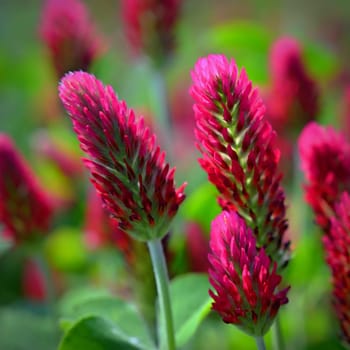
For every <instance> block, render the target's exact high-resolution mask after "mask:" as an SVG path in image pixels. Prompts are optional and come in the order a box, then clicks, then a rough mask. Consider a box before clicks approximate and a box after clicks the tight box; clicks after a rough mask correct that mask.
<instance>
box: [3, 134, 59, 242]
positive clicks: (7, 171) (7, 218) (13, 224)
mask: <svg viewBox="0 0 350 350" xmlns="http://www.w3.org/2000/svg"><path fill="white" fill-rule="evenodd" d="M52 214H53V204H52V201H51V199H50V198H49V196H48V195H47V194H46V193H45V192H44V190H43V189H42V188H41V186H40V185H39V183H38V181H37V179H36V178H35V176H34V174H33V173H32V171H31V169H30V168H29V166H28V165H27V163H26V162H25V160H24V159H23V157H22V156H21V155H20V154H19V152H18V151H17V150H16V148H15V146H14V144H13V142H12V140H11V139H10V137H8V136H7V135H4V134H0V222H1V223H2V224H3V225H4V228H5V231H6V232H7V235H11V237H12V238H13V240H14V241H15V242H16V243H20V242H22V241H26V240H28V239H31V238H34V237H36V236H39V235H42V234H45V233H47V231H48V229H49V225H50V222H51V217H52Z"/></svg>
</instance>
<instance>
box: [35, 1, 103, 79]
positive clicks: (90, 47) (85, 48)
mask: <svg viewBox="0 0 350 350" xmlns="http://www.w3.org/2000/svg"><path fill="white" fill-rule="evenodd" d="M40 35H41V38H42V40H43V41H44V42H45V44H46V46H47V48H48V51H49V54H50V57H51V60H52V63H53V66H54V68H55V70H56V73H57V76H58V77H59V78H60V77H62V76H63V75H64V73H66V72H68V71H71V70H79V69H82V70H88V69H89V67H90V65H91V63H92V62H93V61H94V59H95V58H96V57H97V56H98V55H99V54H100V53H101V51H102V42H101V39H100V38H99V37H98V36H97V34H96V33H95V28H94V27H93V24H92V22H91V20H90V18H89V14H88V12H87V9H86V8H85V6H84V4H83V3H82V2H81V1H80V0H46V2H45V5H44V8H43V13H42V20H41V24H40Z"/></svg>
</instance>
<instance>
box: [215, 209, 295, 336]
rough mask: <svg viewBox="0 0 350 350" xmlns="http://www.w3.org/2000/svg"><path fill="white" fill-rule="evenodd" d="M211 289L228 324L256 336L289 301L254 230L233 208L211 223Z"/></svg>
mask: <svg viewBox="0 0 350 350" xmlns="http://www.w3.org/2000/svg"><path fill="white" fill-rule="evenodd" d="M210 250H211V252H210V253H209V255H208V258H209V262H210V264H211V267H210V268H209V281H210V283H211V285H212V287H213V290H210V291H209V294H210V296H211V297H212V298H213V300H214V302H213V305H212V308H213V310H215V311H217V312H218V313H219V314H220V316H221V317H222V319H223V321H224V322H225V323H231V324H234V325H236V326H238V327H239V328H240V329H241V330H243V331H244V332H246V333H248V334H250V335H253V336H263V335H264V334H265V333H266V332H267V331H268V330H269V328H270V326H271V324H272V322H273V320H274V318H275V316H276V314H277V312H278V310H279V308H280V307H281V306H282V305H284V304H286V303H287V302H288V298H287V292H288V290H289V287H288V288H285V289H283V290H281V291H277V289H278V287H279V285H280V282H281V276H280V275H277V274H276V267H277V265H276V263H272V262H271V260H270V259H269V257H268V256H267V255H266V253H265V250H264V249H263V248H261V249H260V250H257V248H256V239H255V236H254V234H253V231H252V230H251V229H250V228H249V227H247V225H246V223H245V221H244V220H243V219H242V218H241V217H240V216H239V215H238V214H237V213H235V212H233V211H230V212H228V211H224V212H222V213H221V214H220V215H218V216H217V217H216V219H215V220H214V221H213V222H212V225H211V236H210Z"/></svg>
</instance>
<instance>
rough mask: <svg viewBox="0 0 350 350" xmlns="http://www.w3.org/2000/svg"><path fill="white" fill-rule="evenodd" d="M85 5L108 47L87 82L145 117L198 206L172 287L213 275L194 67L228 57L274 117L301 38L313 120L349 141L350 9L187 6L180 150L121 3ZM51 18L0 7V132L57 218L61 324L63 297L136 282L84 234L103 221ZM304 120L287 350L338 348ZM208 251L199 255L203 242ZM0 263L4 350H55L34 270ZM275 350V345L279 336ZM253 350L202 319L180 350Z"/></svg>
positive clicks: (180, 52)
mask: <svg viewBox="0 0 350 350" xmlns="http://www.w3.org/2000/svg"><path fill="white" fill-rule="evenodd" d="M84 3H85V4H86V7H87V8H88V10H89V12H90V18H91V20H92V21H93V22H94V25H95V27H96V30H97V31H98V33H99V34H100V36H101V38H103V50H101V54H100V55H99V56H98V57H97V58H96V59H95V60H94V61H93V63H92V65H91V67H90V68H89V70H90V71H91V72H92V73H94V74H95V75H96V76H97V77H98V78H99V79H100V80H102V81H103V82H104V83H105V84H109V85H112V86H113V87H114V89H115V91H116V92H117V93H118V95H119V97H120V98H122V99H124V100H126V101H127V103H128V105H129V106H131V107H132V108H134V109H135V110H136V111H137V113H139V114H140V113H141V114H143V115H144V116H145V118H146V119H147V120H148V121H149V123H150V125H152V126H153V127H154V128H155V130H157V132H158V133H159V134H158V138H159V140H160V142H161V143H162V145H163V147H164V148H166V149H167V151H168V153H169V157H171V164H172V165H175V166H176V167H177V173H176V177H177V183H178V184H180V183H181V182H182V181H187V182H188V188H187V190H186V193H187V197H188V198H187V199H186V202H185V203H184V205H183V206H182V208H181V210H180V212H179V215H178V216H177V218H176V220H175V223H174V232H173V234H172V236H171V237H170V238H169V243H168V249H169V256H171V259H170V258H169V259H170V260H169V265H170V270H171V274H172V275H173V276H175V275H177V274H181V273H184V272H187V271H199V272H204V271H205V269H206V262H205V261H203V256H205V255H206V253H205V252H206V249H207V246H206V245H207V240H208V234H209V227H210V221H211V220H212V218H214V216H215V215H216V214H217V213H218V212H219V208H218V206H217V204H216V200H215V196H216V194H215V191H214V190H213V188H212V187H211V186H210V185H208V183H207V179H206V174H205V173H204V171H202V170H201V169H200V167H199V165H198V164H197V162H196V159H197V158H198V153H197V151H196V148H195V145H194V137H193V132H192V129H193V124H194V120H193V118H194V117H193V113H192V100H191V98H190V97H189V95H188V89H189V87H190V85H191V75H190V74H191V73H190V72H191V69H192V67H193V66H194V64H195V62H196V60H197V59H198V58H199V57H201V56H204V55H207V54H209V53H224V54H225V55H227V56H228V57H232V58H234V59H235V60H236V62H237V63H238V66H239V67H241V68H242V67H244V68H245V69H246V71H247V74H248V76H249V78H250V79H251V80H252V81H253V83H254V84H255V85H256V86H258V87H259V89H260V91H261V93H262V95H263V96H264V98H265V99H266V103H267V105H268V101H269V99H268V98H269V97H268V96H269V92H270V91H271V86H272V83H273V79H272V77H271V75H272V73H271V50H272V47H273V45H274V43H275V42H276V41H278V40H279V39H280V38H283V37H293V38H294V39H295V40H296V41H297V42H298V44H299V46H300V51H301V60H302V63H303V65H304V69H305V72H307V75H308V76H309V77H310V79H311V80H312V81H313V82H314V83H315V84H316V85H317V91H318V92H317V101H318V102H317V103H318V107H317V111H315V113H314V114H313V115H312V119H315V120H317V121H319V122H320V123H322V124H331V125H333V126H335V127H337V128H342V129H344V130H345V131H346V128H347V127H346V122H344V120H345V119H344V118H346V115H347V113H349V112H350V111H349V110H350V102H349V97H348V99H347V97H346V90H347V87H348V86H350V68H349V64H348V62H349V61H350V35H349V33H350V20H349V18H350V2H349V1H348V0H333V1H328V0H324V1H301V0H293V1H291V0H284V1H272V0H247V1H229V0H227V1H224V0H220V1H215V2H214V1H209V0H201V1H199V0H186V1H183V3H182V6H181V11H180V14H179V16H178V19H177V25H176V45H175V49H174V51H173V52H172V55H171V57H170V59H169V60H168V62H167V64H166V66H165V67H163V68H162V70H161V72H162V75H163V78H164V81H163V83H164V85H162V86H163V91H164V92H165V94H166V97H167V99H168V102H169V109H170V114H171V125H172V127H171V128H172V136H171V138H170V140H171V142H170V143H169V138H167V135H166V134H162V128H161V127H159V126H157V117H156V115H158V114H159V113H160V111H159V109H160V107H159V103H158V96H159V95H158V94H159V90H157V86H158V85H157V84H158V83H159V82H158V83H157V80H155V78H154V69H153V68H152V67H151V65H150V64H149V61H148V60H147V59H146V60H145V59H138V58H135V57H134V56H133V55H132V54H131V53H130V48H129V46H128V42H127V39H126V38H125V35H124V30H123V25H124V24H123V19H122V16H121V11H120V3H119V1H112V0H104V1H100V0H89V1H88V0H86V1H84ZM43 6H44V2H43V1H39V0H27V1H19V0H0V43H1V45H0V132H1V133H6V134H8V135H10V136H11V137H12V139H13V140H14V142H15V144H16V147H17V148H18V150H19V151H20V152H21V153H22V154H23V155H24V157H25V159H26V160H27V162H28V163H29V164H30V166H31V168H32V169H33V171H34V173H35V174H36V176H37V177H38V179H39V181H40V183H41V185H42V186H43V188H45V190H46V191H47V192H49V193H50V195H51V196H52V198H54V202H55V208H56V209H57V210H56V213H55V215H54V219H53V223H52V227H51V230H50V234H49V235H48V237H47V239H46V240H45V243H44V245H43V251H44V257H45V259H47V261H48V265H49V268H50V269H51V270H52V271H53V275H54V283H53V284H54V286H55V288H56V301H57V303H58V305H59V306H57V309H58V311H57V310H56V312H57V313H58V314H60V312H62V309H64V307H65V305H66V304H64V303H65V302H64V296H65V294H66V293H67V292H68V291H71V290H74V289H76V288H85V287H86V288H92V287H93V288H96V290H101V289H104V288H107V289H111V290H113V291H114V292H116V293H120V294H121V295H126V296H127V295H128V288H129V287H128V285H127V282H126V280H127V278H128V273H129V272H127V271H126V270H125V266H124V260H125V251H124V252H123V250H122V249H119V250H118V249H115V247H114V246H113V244H102V243H101V241H103V239H102V238H101V237H100V236H99V235H97V236H98V237H97V236H95V235H94V234H92V235H90V236H89V235H88V234H87V231H89V230H90V228H91V226H89V225H92V226H93V225H94V224H92V223H91V222H88V220H87V219H88V217H89V216H90V217H93V216H94V213H95V209H91V210H92V211H90V212H89V211H88V210H89V205H90V204H91V199H90V196H91V194H90V192H91V191H90V185H89V181H88V176H87V174H86V172H85V171H84V170H83V169H82V166H81V162H80V156H81V152H80V150H79V147H78V143H77V141H76V139H75V135H74V134H73V132H72V130H71V124H70V120H69V118H68V117H67V116H66V114H65V112H64V111H63V108H62V107H61V105H60V103H59V101H58V96H57V86H58V81H59V78H58V77H57V74H56V72H55V70H54V68H53V65H52V62H51V60H50V57H49V55H48V50H47V47H46V44H45V43H44V41H43V40H42V39H41V38H40V35H39V31H40V26H41V21H42V11H43ZM272 70H273V69H272ZM347 108H348V109H347ZM349 115H350V113H349ZM308 120H310V118H306V119H305V118H304V119H302V120H299V121H297V122H296V123H293V122H292V124H288V125H289V126H284V127H286V128H292V129H293V130H292V132H291V134H288V145H287V146H286V148H285V153H284V148H283V145H285V143H283V142H282V141H281V149H282V162H281V163H282V166H283V167H284V168H283V169H282V171H283V172H284V181H285V188H286V191H287V194H288V199H287V201H288V215H289V221H290V230H289V231H290V232H289V235H290V236H291V239H292V242H293V243H292V245H293V257H292V261H291V262H290V266H289V267H288V268H287V269H286V272H285V274H286V281H287V283H288V284H290V285H291V286H292V289H291V292H290V294H289V296H290V302H289V304H288V305H287V306H286V307H284V308H282V309H281V312H280V320H281V325H282V331H283V334H284V337H285V343H286V348H287V349H290V350H292V349H305V350H312V349H318V350H321V349H341V348H342V345H341V340H340V338H339V330H338V326H337V321H336V318H335V316H334V315H333V312H332V308H331V297H330V291H331V286H330V273H329V271H328V267H327V266H326V264H325V262H324V257H323V251H322V245H321V241H320V237H321V233H320V232H319V231H318V230H317V228H316V226H314V225H313V218H312V213H311V211H310V210H309V208H308V207H307V206H306V204H305V203H304V201H303V194H302V182H303V177H302V175H301V174H300V171H299V165H298V159H297V156H296V155H295V143H296V140H297V136H298V134H299V133H300V131H301V128H302V126H303V125H304V124H305V123H306V122H307V121H308ZM291 125H292V126H291ZM285 131H286V130H285V129H283V128H282V127H281V131H280V134H279V135H284V136H283V137H285V138H287V136H285V135H286V134H284V132H285ZM284 140H285V139H284ZM55 152H56V153H55ZM62 159H63V160H62ZM285 163H287V164H285ZM288 163H289V166H288ZM62 164H66V168H64V166H62ZM64 169H66V171H65V170H64ZM67 169H68V172H67ZM89 203H90V204H89ZM96 210H97V209H96ZM88 213H90V214H88ZM91 213H92V214H91ZM96 220H98V219H96ZM97 225H98V224H97ZM89 232H90V233H91V230H90V231H89ZM87 237H88V238H87ZM202 241H203V245H201V244H199V243H198V242H202ZM3 245H4V244H2V245H1V246H3ZM0 254H1V255H0V349H1V350H26V349H29V348H35V349H37V350H50V349H56V348H57V346H58V343H59V338H60V330H59V329H58V327H57V323H56V322H52V317H51V316H50V315H51V311H50V310H48V306H47V303H46V301H45V300H46V297H45V295H43V294H45V293H43V292H42V290H41V289H40V282H38V283H37V285H36V282H35V281H36V278H37V279H38V280H40V276H39V277H37V274H38V272H37V271H36V268H34V272H33V271H32V272H29V277H28V278H29V282H28V280H27V282H25V278H24V277H23V276H24V275H26V273H27V272H26V271H27V270H28V266H27V265H28V263H27V251H26V252H23V251H22V250H21V249H14V248H8V247H7V246H6V247H5V245H4V248H2V250H1V253H0ZM116 280H117V283H116ZM28 284H29V285H28ZM32 284H34V286H32ZM38 285H39V287H38ZM184 297H185V296H184ZM62 300H63V301H62ZM19 335H20V336H19ZM266 338H267V342H268V346H270V345H271V336H270V335H269V334H268V335H267V337H266ZM28 344H30V346H29V345H28ZM254 348H255V344H254V343H252V340H251V339H250V338H249V337H248V336H245V335H244V334H243V333H241V332H239V331H238V330H237V329H236V328H234V327H232V326H229V325H225V324H223V323H222V321H221V320H220V319H219V317H218V316H217V315H214V314H210V315H209V316H208V317H207V318H206V319H205V321H204V322H203V323H202V324H201V326H200V327H199V329H198V331H197V333H196V335H195V337H194V338H193V339H192V340H191V342H190V343H189V344H188V345H186V346H185V347H184V349H222V350H225V349H248V350H249V349H254Z"/></svg>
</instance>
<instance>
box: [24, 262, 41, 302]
mask: <svg viewBox="0 0 350 350" xmlns="http://www.w3.org/2000/svg"><path fill="white" fill-rule="evenodd" d="M22 289H23V293H24V296H25V297H26V298H28V299H29V300H32V301H43V300H45V297H46V287H45V282H44V278H43V276H42V274H41V272H40V268H39V266H38V264H37V263H36V262H35V261H34V260H33V259H28V260H27V261H26V262H25V265H24V271H23V277H22Z"/></svg>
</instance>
